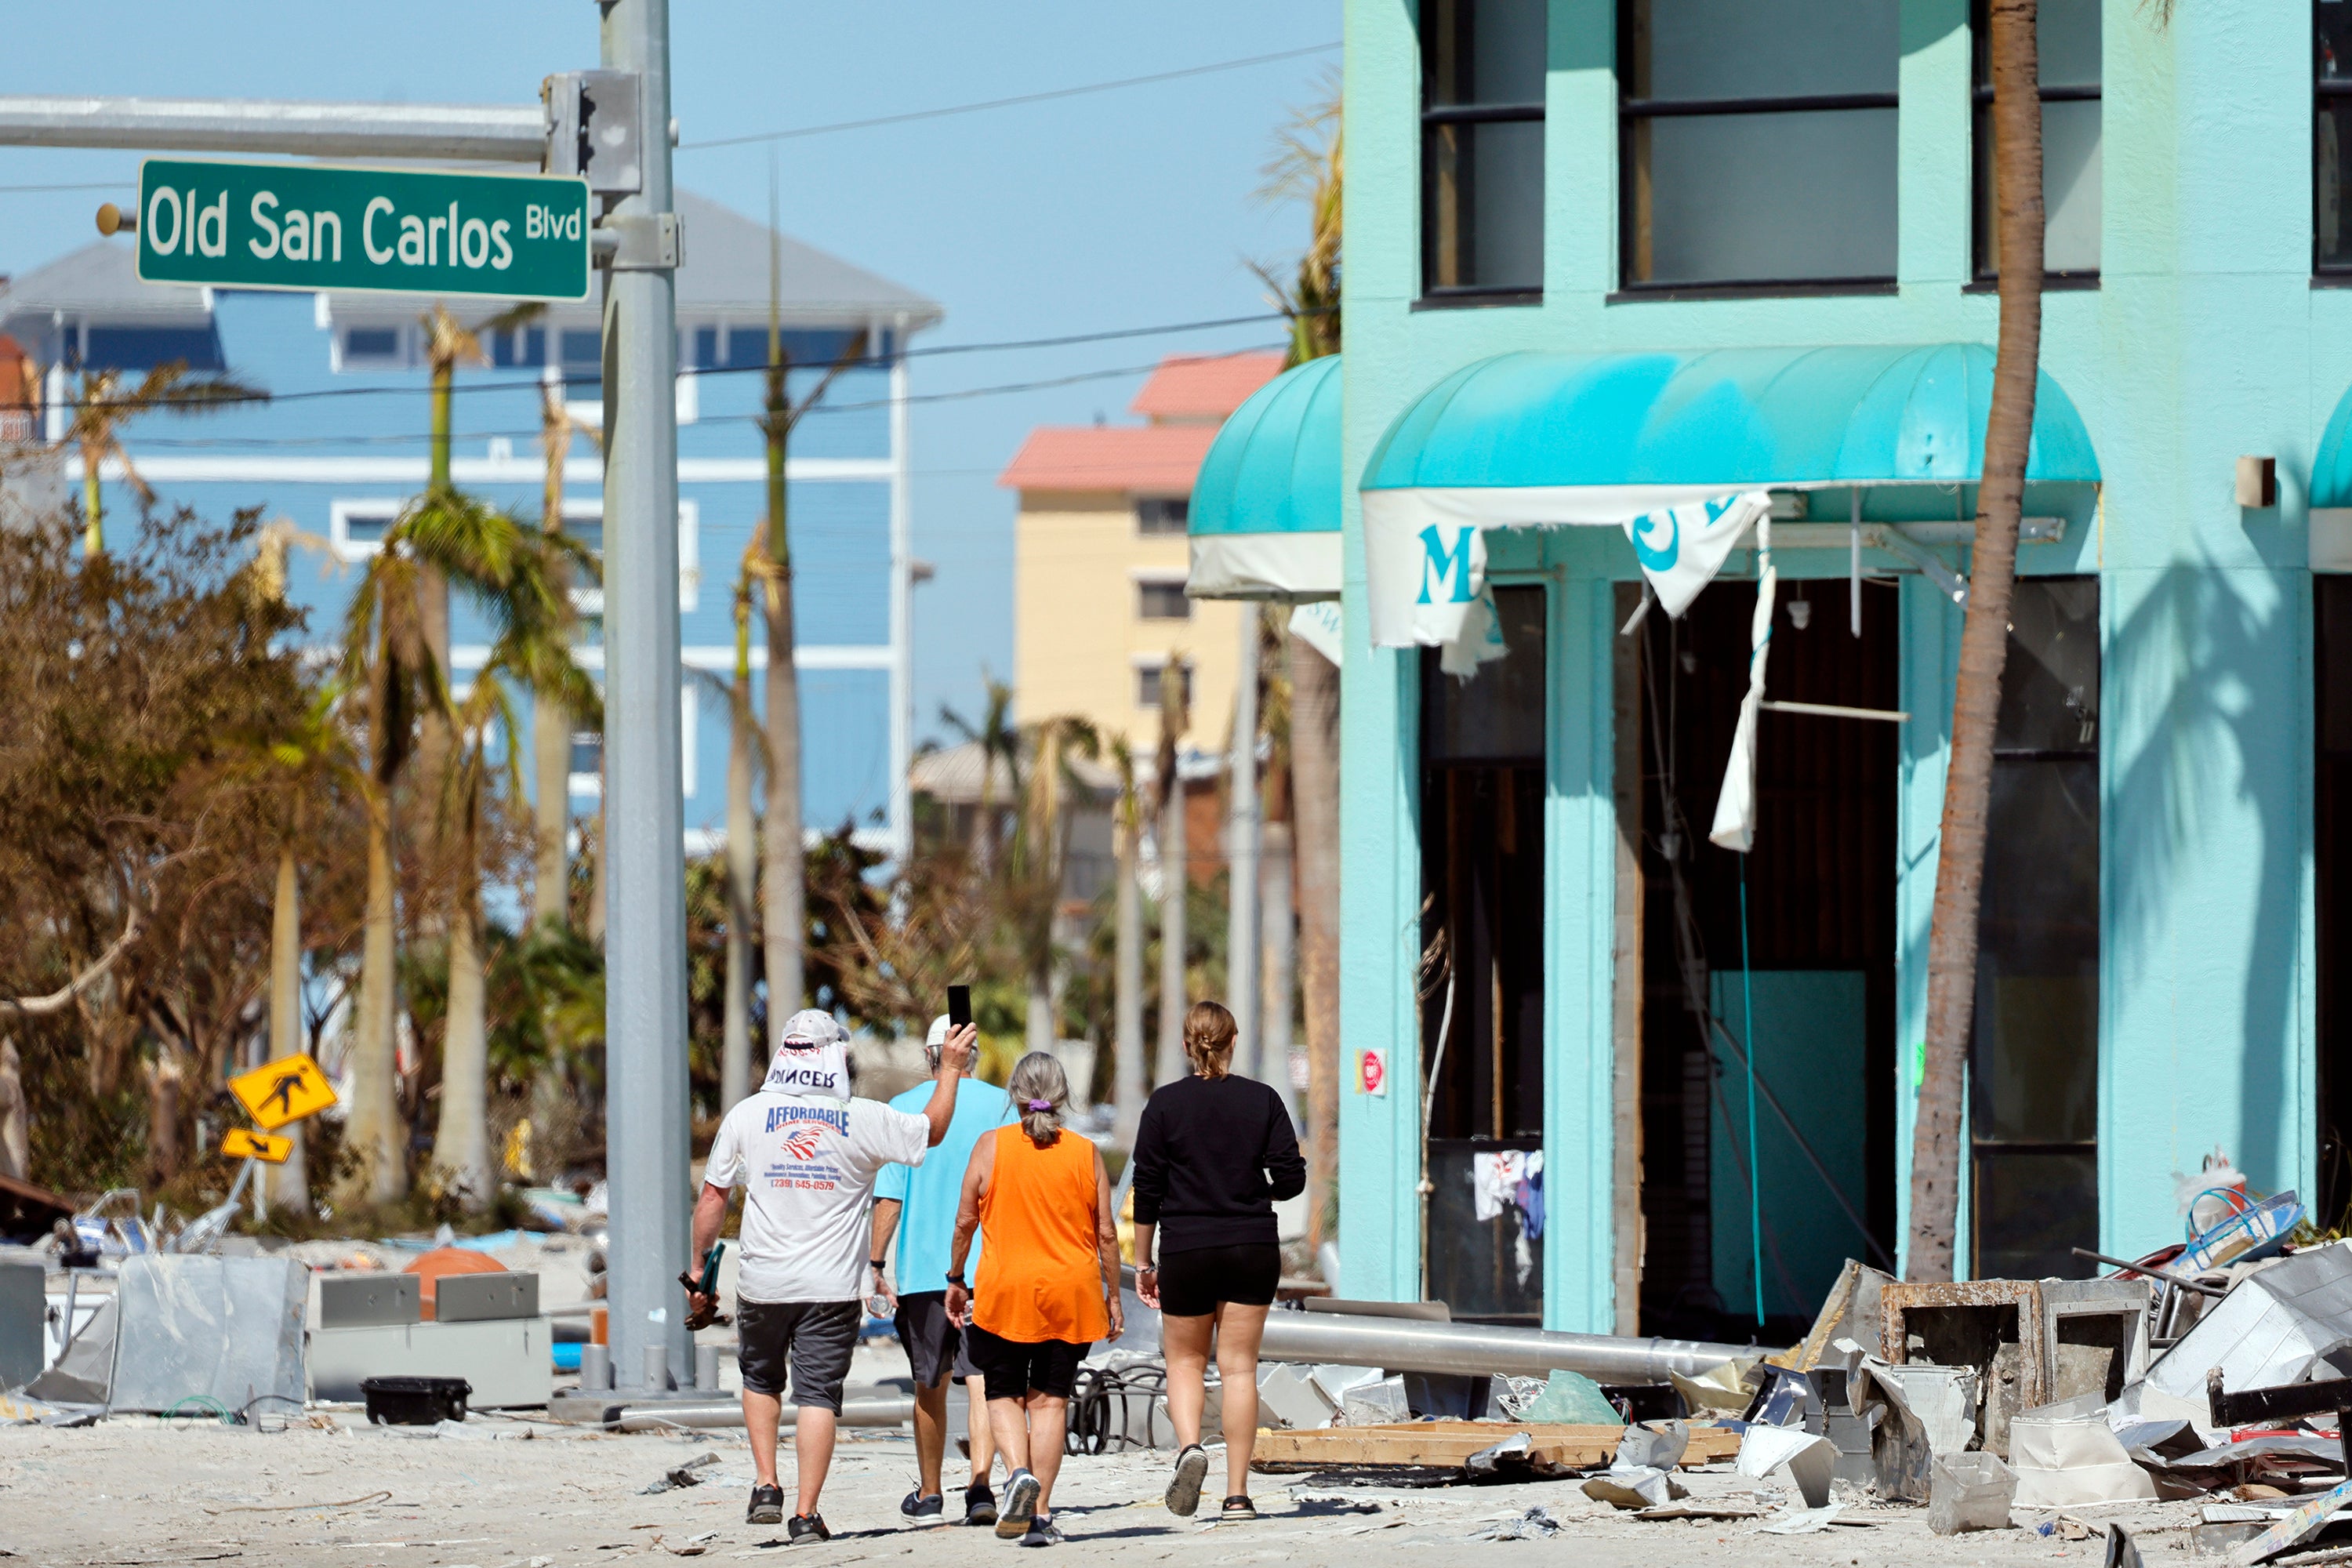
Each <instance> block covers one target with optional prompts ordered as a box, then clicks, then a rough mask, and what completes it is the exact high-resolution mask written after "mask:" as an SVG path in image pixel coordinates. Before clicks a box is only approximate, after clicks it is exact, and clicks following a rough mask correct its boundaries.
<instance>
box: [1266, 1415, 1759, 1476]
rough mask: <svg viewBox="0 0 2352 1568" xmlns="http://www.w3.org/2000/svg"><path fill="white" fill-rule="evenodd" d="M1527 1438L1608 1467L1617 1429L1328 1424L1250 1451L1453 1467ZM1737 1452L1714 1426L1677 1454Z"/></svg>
mask: <svg viewBox="0 0 2352 1568" xmlns="http://www.w3.org/2000/svg"><path fill="white" fill-rule="evenodd" d="M1520 1432H1524V1433H1526V1434H1527V1435H1528V1443H1529V1450H1528V1458H1530V1459H1531V1460H1532V1461H1534V1462H1536V1463H1537V1464H1538V1465H1539V1466H1541V1467H1544V1468H1553V1469H1583V1468H1590V1467H1591V1466H1594V1465H1606V1464H1608V1463H1609V1462H1610V1460H1612V1458H1615V1457H1616V1454H1617V1445H1618V1442H1619V1441H1620V1440H1621V1439H1622V1437H1623V1436H1625V1429H1624V1428H1623V1427H1622V1426H1570V1425H1564V1424H1549V1423H1543V1422H1531V1423H1519V1424H1513V1423H1511V1422H1507V1421H1407V1422H1395V1423H1387V1424H1383V1425H1380V1426H1326V1427H1321V1428H1318V1429H1316V1430H1312V1431H1295V1432H1277V1431H1271V1430H1262V1431H1260V1432H1259V1433H1258V1435H1257V1442H1256V1444H1255V1447H1253V1448H1252V1449H1251V1452H1250V1462H1251V1463H1252V1464H1253V1465H1255V1466H1258V1467H1261V1468H1271V1467H1276V1466H1279V1467H1282V1468H1293V1467H1303V1468H1312V1469H1338V1468H1361V1467H1377V1466H1382V1465H1420V1466H1440V1467H1445V1466H1456V1465H1460V1464H1461V1463H1463V1462H1464V1461H1465V1460H1466V1459H1467V1458H1469V1457H1470V1456H1471V1455H1473V1454H1475V1453H1477V1452H1478V1451H1479V1450H1480V1449H1482V1448H1489V1447H1493V1446H1494V1445H1496V1443H1500V1442H1503V1441H1505V1440H1507V1438H1509V1437H1511V1436H1513V1435H1515V1434H1517V1433H1520ZM1738 1452H1739V1434H1738V1433H1737V1432H1733V1431H1729V1430H1727V1429H1725V1428H1723V1427H1720V1426H1694V1427H1692V1428H1691V1434H1690V1445H1689V1447H1686V1448H1685V1450H1684V1451H1683V1458H1682V1465H1683V1468H1685V1469H1688V1468H1694V1467H1696V1466H1699V1465H1705V1464H1709V1463H1712V1462H1714V1461H1717V1460H1720V1459H1728V1458H1733V1457H1734V1456H1735V1455H1737V1454H1738Z"/></svg>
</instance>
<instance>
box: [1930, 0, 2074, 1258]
mask: <svg viewBox="0 0 2352 1568" xmlns="http://www.w3.org/2000/svg"><path fill="white" fill-rule="evenodd" d="M1990 12H1991V33H1990V40H1989V41H1990V54H1991V58H1992V94H1993V97H1992V122H1993V189H1994V194H1995V197H1996V205H1997V207H1998V220H1997V221H1998V226H1997V228H1996V230H1995V233H1996V236H1997V239H1998V247H1999V249H1998V254H1999V258H2000V343H1999V346H1998V348H1997V350H1996V352H1995V355H1994V360H1993V384H1992V410H1991V414H1990V417H1989V418H1988V420H1987V422H1986V425H1985V440H1984V478H1983V482H1982V483H1981V484H1980V485H1979V487H1978V489H1977V525H1976V542H1975V546H1974V548H1973V549H1972V550H1971V551H1970V552H1969V568H1970V581H1969V602H1968V611H1967V617H1966V619H1965V621H1964V622H1963V624H1962V626H1961V629H1960V666H1959V677H1958V680H1957V681H1956V682H1955V684H1954V688H1953V693H1952V750H1951V758H1950V761H1949V763H1948V769H1947V772H1946V773H1945V775H1944V817H1943V833H1942V841H1941V843H1940V845H1939V846H1938V848H1937V861H1936V904H1935V912H1934V915H1933V917H1932V921H1931V923H1930V925H1929V928H1928V936H1927V1053H1926V1054H1927V1061H1926V1064H1925V1071H1924V1073H1923V1075H1922V1081H1921V1084H1920V1089H1919V1100H1918V1120H1917V1122H1916V1125H1915V1126H1914V1128H1913V1135H1912V1147H1911V1236H1910V1245H1909V1256H1908V1258H1907V1260H1906V1268H1907V1271H1908V1273H1909V1275H1910V1277H1911V1278H1912V1279H1925V1280H1946V1279H1951V1278H1952V1266H1953V1258H1954V1255H1955V1252H1956V1251H1957V1248H1958V1228H1959V1193H1960V1099H1961V1093H1962V1086H1963V1083H1964V1081H1965V1076H1966V1075H1965V1072H1964V1065H1965V1063H1966V1060H1967V1057H1968V1048H1969V1026H1970V1024H1971V1022H1972V1019H1973V1015H1974V1011H1975V1006H1976V978H1977V911H1978V908H1979V901H1980V899H1981V895H1982V893H1983V889H1984V856H1985V833H1986V818H1987V816H1988V813H1989V810H1990V802H1991V796H1992V747H1993V732H1994V721H1995V720H1996V718H1997V717H1998V715H1999V712H2000V678H2001V667H2002V666H2003V664H2004V663H2005V662H2006V661H2007V658H2008V654H2009V610H2010V597H2011V589H2012V588H2013V587H2014V586H2015V584H2016V581H2017V531H2018V524H2019V521H2020V520H2021V515H2022V513H2023V511H2024V505H2025V465H2026V458H2027V456H2028V453H2029V451H2030V449H2031V447H2032V440H2033V396H2034V391H2035V385H2036V379H2037V377H2038V375H2039V374H2040V360H2041V353H2042V225H2043V211H2042V97H2041V90H2040V85H2041V84H2040V79H2041V65H2040V60H2039V58H2038V55H2037V50H2036V39H2035V26H2036V23H2037V20H2038V18H2037V15H2036V13H2037V5H2036V0H1991V5H1990Z"/></svg>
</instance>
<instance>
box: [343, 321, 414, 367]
mask: <svg viewBox="0 0 2352 1568" xmlns="http://www.w3.org/2000/svg"><path fill="white" fill-rule="evenodd" d="M402 363H404V360H403V356H402V354H401V352H400V329H399V328H398V327H350V328H346V329H345V330H344V331H343V368H344V369H346V370H357V369H362V368H364V369H396V368H398V367H399V366H400V365H401V364H402Z"/></svg>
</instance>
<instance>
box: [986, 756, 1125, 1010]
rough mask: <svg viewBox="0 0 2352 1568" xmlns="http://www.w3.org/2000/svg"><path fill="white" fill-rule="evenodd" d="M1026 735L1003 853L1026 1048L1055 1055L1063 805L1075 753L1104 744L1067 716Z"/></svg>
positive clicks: (1065, 829)
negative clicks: (1024, 1004) (1025, 996)
mask: <svg viewBox="0 0 2352 1568" xmlns="http://www.w3.org/2000/svg"><path fill="white" fill-rule="evenodd" d="M1024 740H1025V742H1026V745H1025V748H1024V749H1025V750H1026V751H1027V752H1028V756H1029V777H1028V781H1027V784H1026V785H1025V787H1024V789H1023V790H1022V792H1021V809H1020V814H1019V816H1018V817H1017V818H1016V819H1015V821H1014V826H1013V842H1012V844H1011V845H1010V846H1009V847H1008V850H1007V853H1006V855H1005V878H1004V880H1005V882H1006V883H1007V888H1006V891H1007V893H1008V894H1009V895H1010V900H1009V901H1010V903H1011V906H1012V909H1013V918H1014V921H1015V922H1016V925H1017V928H1018V930H1017V940H1018V942H1019V947H1020V952H1021V955H1022V960H1023V963H1024V967H1025V968H1026V970H1027V971H1028V980H1029V1007H1028V1018H1027V1034H1028V1048H1029V1049H1030V1050H1033V1051H1045V1052H1047V1053H1049V1054H1050V1053H1051V1052H1052V1051H1053V1049H1054V1042H1055V1040H1057V1039H1059V1038H1060V1037H1061V1027H1060V1020H1059V1019H1058V1018H1057V1017H1056V1016H1055V1013H1056V998H1055V991H1056V990H1057V987H1056V986H1055V983H1054V981H1055V976H1054V970H1055V964H1056V962H1057V959H1058V956H1059V955H1058V953H1057V952H1056V950H1055V942H1054V922H1055V917H1056V916H1057V915H1058V914H1059V913H1060V911H1061V904H1062V868H1063V865H1064V862H1065V861H1066V858H1067V850H1068V847H1069V832H1070V823H1069V817H1068V813H1067V811H1066V809H1065V808H1066V803H1067V801H1068V799H1069V790H1070V785H1071V784H1073V783H1074V782H1075V780H1074V779H1073V778H1072V776H1071V772H1070V763H1071V761H1072V759H1074V758H1077V757H1087V758H1091V757H1094V756H1096V755H1097V754H1099V752H1100V750H1101V742H1100V739H1099V738H1098V737H1097V734H1096V732H1095V727H1094V726H1093V725H1092V724H1090V723H1088V722H1087V721H1086V720H1084V719H1080V718H1077V717H1076V716H1074V715H1070V714H1057V715H1055V717H1053V718H1050V719H1045V720H1041V721H1038V722H1037V723H1035V724H1033V725H1031V726H1030V727H1029V730H1028V733H1027V734H1026V736H1025V737H1024Z"/></svg>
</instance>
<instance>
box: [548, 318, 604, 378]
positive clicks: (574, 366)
mask: <svg viewBox="0 0 2352 1568" xmlns="http://www.w3.org/2000/svg"><path fill="white" fill-rule="evenodd" d="M556 352H557V353H559V354H560V355H561V356H562V364H563V374H566V375H571V376H588V377H591V378H593V377H595V376H599V375H602V374H604V333H603V332H601V331H598V330H597V329H596V328H594V327H589V328H587V329H585V330H584V331H583V330H579V329H574V328H569V327H567V328H565V329H564V330H563V331H561V332H558V333H557V334H556Z"/></svg>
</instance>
